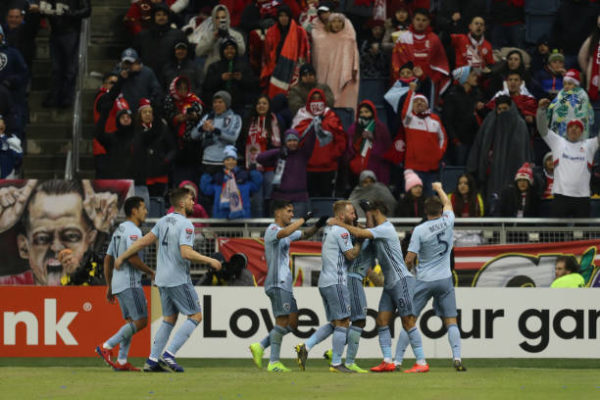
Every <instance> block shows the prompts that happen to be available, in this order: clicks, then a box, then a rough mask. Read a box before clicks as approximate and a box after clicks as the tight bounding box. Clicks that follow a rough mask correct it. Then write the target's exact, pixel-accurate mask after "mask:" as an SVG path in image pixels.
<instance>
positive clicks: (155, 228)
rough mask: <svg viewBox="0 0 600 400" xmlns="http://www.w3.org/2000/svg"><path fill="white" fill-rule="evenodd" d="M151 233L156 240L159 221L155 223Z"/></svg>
mask: <svg viewBox="0 0 600 400" xmlns="http://www.w3.org/2000/svg"><path fill="white" fill-rule="evenodd" d="M151 232H152V234H153V235H154V236H156V237H157V238H159V237H160V221H158V222H157V223H156V224H155V225H154V227H153V228H152V231H151Z"/></svg>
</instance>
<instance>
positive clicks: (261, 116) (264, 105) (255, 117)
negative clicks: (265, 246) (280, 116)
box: [238, 95, 281, 217]
mask: <svg viewBox="0 0 600 400" xmlns="http://www.w3.org/2000/svg"><path fill="white" fill-rule="evenodd" d="M280 132H281V130H280V128H279V121H278V120H277V117H276V116H275V114H273V113H272V112H271V101H270V100H269V97H268V96H265V95H262V96H260V97H259V98H258V99H256V102H255V103H254V107H253V108H252V109H251V110H250V115H249V116H248V117H247V118H246V119H245V121H244V124H243V126H242V133H241V135H240V140H239V141H238V143H239V142H241V146H238V148H241V149H242V154H244V159H245V161H246V169H249V170H252V169H256V170H258V171H260V172H262V174H263V184H262V190H260V191H259V192H258V193H256V195H255V196H254V198H256V201H255V206H254V207H253V212H252V214H253V215H255V216H256V217H262V216H264V209H265V208H264V204H263V202H268V201H269V200H270V199H271V191H272V185H271V182H272V181H273V175H274V172H275V166H273V165H269V166H263V165H261V164H260V163H258V161H257V160H256V157H257V156H258V155H259V154H260V153H262V152H265V151H267V150H270V149H275V148H279V147H280V146H281V133H280Z"/></svg>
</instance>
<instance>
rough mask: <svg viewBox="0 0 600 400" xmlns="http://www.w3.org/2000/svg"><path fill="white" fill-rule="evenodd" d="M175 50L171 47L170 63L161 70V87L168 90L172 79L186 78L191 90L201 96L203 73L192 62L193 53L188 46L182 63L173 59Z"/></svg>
mask: <svg viewBox="0 0 600 400" xmlns="http://www.w3.org/2000/svg"><path fill="white" fill-rule="evenodd" d="M174 53H175V48H174V47H173V50H172V53H171V59H170V61H169V62H168V63H167V64H166V65H165V66H164V67H163V69H162V75H161V78H162V82H161V84H162V87H163V89H168V87H169V85H170V84H171V82H173V79H175V78H176V77H178V76H187V77H188V79H189V81H190V84H191V85H192V87H191V90H192V92H194V93H195V94H196V95H198V96H200V95H201V90H202V82H203V80H204V73H203V72H202V68H200V67H199V66H198V64H196V63H195V62H194V61H193V58H194V57H193V55H194V54H193V51H192V49H191V48H190V47H189V46H188V56H187V58H186V59H184V60H182V61H178V60H177V59H176V58H175V54H174Z"/></svg>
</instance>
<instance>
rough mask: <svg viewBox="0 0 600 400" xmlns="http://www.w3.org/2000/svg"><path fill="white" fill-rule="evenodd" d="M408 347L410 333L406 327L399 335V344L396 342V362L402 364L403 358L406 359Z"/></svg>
mask: <svg viewBox="0 0 600 400" xmlns="http://www.w3.org/2000/svg"><path fill="white" fill-rule="evenodd" d="M407 347H408V333H406V331H405V330H404V329H402V330H401V331H400V335H399V336H398V344H396V358H395V360H394V361H395V363H396V364H398V365H400V364H402V360H404V352H405V351H406V348H407Z"/></svg>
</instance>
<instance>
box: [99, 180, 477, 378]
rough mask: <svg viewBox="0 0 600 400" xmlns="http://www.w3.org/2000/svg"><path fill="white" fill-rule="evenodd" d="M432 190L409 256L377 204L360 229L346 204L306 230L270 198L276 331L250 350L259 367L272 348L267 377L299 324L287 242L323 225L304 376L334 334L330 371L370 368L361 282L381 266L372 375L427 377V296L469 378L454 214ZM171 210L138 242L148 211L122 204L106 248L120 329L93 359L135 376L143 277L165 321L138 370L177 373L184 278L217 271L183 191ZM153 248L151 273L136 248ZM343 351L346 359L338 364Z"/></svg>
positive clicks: (194, 300) (188, 295)
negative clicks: (316, 310) (194, 270)
mask: <svg viewBox="0 0 600 400" xmlns="http://www.w3.org/2000/svg"><path fill="white" fill-rule="evenodd" d="M432 189H433V191H434V192H435V193H436V194H437V196H432V197H430V198H428V199H427V200H426V201H425V214H426V219H425V220H424V221H423V222H422V223H421V224H419V225H418V226H417V227H415V229H414V231H413V233H412V236H411V238H410V244H409V245H408V250H407V252H406V256H404V255H403V251H402V247H401V243H400V239H399V238H398V234H397V232H396V230H395V228H394V226H393V224H392V223H391V222H390V221H388V220H387V213H388V210H387V208H386V205H385V204H384V203H383V202H380V201H373V202H371V201H361V202H360V207H361V208H362V209H363V211H364V213H365V215H366V226H359V225H358V224H357V221H358V218H357V214H356V210H355V208H354V206H353V204H352V203H351V202H350V201H345V200H339V201H336V202H335V203H334V204H333V209H332V215H333V217H329V216H321V217H320V218H319V219H318V221H317V222H316V223H314V224H313V225H312V226H310V227H308V228H306V229H304V230H300V228H301V227H302V226H303V225H305V224H306V223H307V222H308V221H309V220H310V219H311V218H312V217H313V213H312V212H307V213H306V214H305V215H303V216H301V217H300V218H297V219H295V220H294V221H292V220H293V219H294V206H293V204H292V203H291V202H288V201H283V200H281V201H274V203H273V206H272V210H273V216H274V222H273V223H272V224H270V225H269V226H268V227H267V230H266V232H265V234H264V246H265V259H266V262H267V266H268V273H267V277H266V279H265V282H264V289H265V292H266V294H267V296H268V297H269V299H270V301H271V306H272V312H273V315H274V317H275V325H274V327H273V329H272V330H271V331H270V332H269V334H268V335H267V336H266V337H264V338H263V339H262V340H261V341H260V342H257V343H252V344H250V352H251V353H252V358H253V361H254V363H255V364H256V366H257V367H259V368H262V360H263V353H264V351H265V349H267V348H270V357H269V363H268V366H267V371H269V372H290V371H291V370H290V369H289V368H287V367H286V366H285V365H284V364H283V363H282V362H281V360H280V351H281V346H282V341H283V337H284V336H285V335H287V334H288V333H290V332H291V333H294V331H295V329H296V328H297V325H298V306H297V303H296V299H295V297H294V294H293V275H292V271H291V269H290V243H291V242H293V241H296V240H303V239H307V238H309V237H311V236H313V235H314V234H316V233H317V232H318V231H319V230H320V229H321V228H323V239H322V253H321V258H322V269H321V273H320V275H319V281H318V286H319V293H320V294H321V297H322V300H323V305H324V308H325V314H326V316H327V321H328V323H327V324H325V325H323V326H321V327H320V328H319V329H317V330H316V331H315V332H314V333H313V334H312V336H311V337H310V338H308V340H307V341H306V342H304V343H299V344H296V345H295V350H296V354H297V362H298V365H299V367H300V369H301V370H305V369H306V367H307V362H308V354H309V352H310V351H311V349H313V348H314V347H315V346H316V345H317V344H319V343H321V342H322V341H324V340H325V339H327V338H328V337H329V336H331V337H332V341H331V350H329V351H327V352H326V353H325V356H326V358H328V359H329V360H330V366H329V371H331V372H342V373H366V372H368V371H369V370H367V369H363V368H361V367H360V366H359V365H358V364H357V360H356V357H357V354H358V350H359V343H360V338H361V335H362V331H363V328H364V327H365V325H366V317H367V303H366V296H365V291H364V287H363V280H364V279H365V277H366V276H367V273H368V271H369V269H371V268H373V267H375V265H376V261H378V263H379V265H380V267H381V270H382V272H383V276H384V288H383V292H382V294H381V298H380V301H379V306H378V314H377V318H376V324H377V333H378V339H379V346H380V348H381V352H382V355H383V361H382V362H381V363H380V364H379V365H377V366H375V367H372V368H370V371H371V372H392V371H402V370H403V371H404V372H405V373H422V372H428V371H429V365H428V364H427V361H426V359H425V352H424V349H423V344H422V340H421V333H420V332H419V329H418V328H417V324H416V321H417V317H418V316H419V314H420V313H421V311H422V310H423V308H424V307H425V305H426V304H427V302H428V301H429V300H430V299H431V298H433V307H434V310H435V312H436V314H437V315H438V316H439V317H441V318H442V319H443V323H444V325H445V327H446V329H447V333H448V341H449V343H450V347H451V352H452V358H453V364H452V365H453V367H454V368H455V369H456V370H457V371H466V368H465V366H464V365H463V363H462V360H461V344H460V331H459V329H458V326H457V319H456V318H457V308H456V298H455V293H454V284H453V277H452V272H451V268H450V257H451V250H452V243H453V227H454V213H453V210H452V204H451V202H450V200H449V199H448V197H447V195H446V193H445V192H444V190H443V188H442V185H441V184H440V183H439V182H435V183H433V184H432ZM171 204H173V205H174V213H172V214H168V215H166V216H164V217H162V218H161V219H160V220H159V221H158V222H157V223H156V225H155V226H154V228H153V229H152V230H151V231H150V232H149V233H148V234H146V235H145V236H143V237H141V231H140V229H139V226H140V225H141V224H142V223H143V222H144V220H145V217H146V213H147V211H146V207H145V204H144V202H143V200H142V199H141V198H138V197H132V198H130V199H128V200H127V201H126V203H125V212H126V215H127V221H125V222H123V223H122V224H121V225H120V226H119V227H118V228H117V230H116V231H115V233H114V234H113V237H112V240H111V243H110V245H109V248H108V252H107V257H106V258H105V265H104V267H105V273H106V277H107V282H108V289H107V298H108V299H109V301H114V297H115V296H116V297H117V298H118V301H119V305H120V307H121V311H122V314H123V318H124V319H125V320H126V321H127V323H126V324H125V325H123V327H122V328H121V329H120V330H119V331H118V332H117V333H116V334H115V335H114V336H113V337H111V338H110V339H108V340H107V341H106V342H104V343H103V344H102V345H100V346H98V347H97V348H96V352H97V353H98V355H99V356H100V357H102V358H103V359H104V360H105V362H106V363H107V364H109V365H110V366H112V367H113V369H115V370H119V371H121V370H130V371H136V370H138V369H137V368H136V367H134V366H132V365H131V364H129V363H128V362H127V352H128V349H129V346H130V344H131V340H132V336H133V335H134V334H135V333H136V332H137V331H139V330H140V329H142V328H144V327H145V326H146V324H147V306H146V300H145V297H144V293H143V291H142V289H141V275H142V272H146V273H147V274H149V275H150V276H151V277H152V278H154V281H155V284H156V286H158V289H159V292H160V299H161V306H162V314H163V321H162V323H161V325H160V327H159V329H158V331H157V332H156V334H155V337H154V341H153V343H152V347H151V352H150V356H149V357H148V359H147V360H146V363H145V365H144V368H143V370H144V371H146V372H165V371H173V372H183V371H184V369H183V367H181V366H180V365H179V364H178V363H177V361H176V359H175V355H176V353H177V351H178V350H179V349H180V348H181V347H182V346H183V344H184V343H185V342H186V341H187V339H188V338H189V337H190V335H191V334H192V332H193V331H194V329H195V328H196V326H198V324H199V323H200V322H201V320H202V312H201V307H200V303H199V299H198V295H197V294H196V291H195V290H194V287H193V285H192V280H191V277H190V264H191V263H198V264H208V265H209V266H210V267H211V268H214V269H215V270H219V269H220V268H221V262H219V261H218V260H216V259H214V258H210V257H207V256H204V255H201V254H199V253H198V252H196V251H194V250H193V243H194V226H193V225H192V223H191V221H189V220H188V219H187V218H186V215H189V214H190V213H191V211H192V207H193V197H192V194H191V192H189V191H188V190H187V189H185V188H180V189H175V190H174V191H172V192H171ZM140 237H141V238H140ZM138 238H139V239H138ZM155 243H156V244H157V248H158V250H157V253H158V258H157V269H156V275H155V274H154V272H153V271H152V270H151V269H150V268H149V267H148V266H147V265H146V264H144V262H143V261H142V260H143V255H142V250H143V249H144V248H145V247H148V246H150V245H153V244H155ZM179 314H184V315H185V316H187V320H186V321H185V322H184V323H183V324H182V325H181V326H180V328H179V329H178V330H177V331H176V332H175V335H174V337H173V339H172V340H171V342H170V343H169V345H168V347H167V342H168V341H169V337H170V335H171V331H172V330H173V327H174V325H175V323H176V322H177V317H178V315H179ZM396 315H398V316H399V317H400V319H401V322H402V328H403V329H402V331H401V332H400V335H399V337H398V342H397V345H396V352H395V355H393V354H392V335H391V332H390V327H389V325H390V323H392V322H393V321H394V319H395V316H396ZM409 344H410V346H411V348H412V351H413V353H414V355H415V358H416V363H415V364H414V365H413V366H412V367H410V368H406V369H403V367H402V361H403V358H404V353H405V350H406V348H407V347H408V345H409ZM117 345H118V346H119V354H118V358H117V360H113V358H112V357H113V354H112V349H113V348H115V347H116V346H117ZM165 348H166V350H165ZM344 348H346V350H345V361H344V362H342V357H343V355H344Z"/></svg>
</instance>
